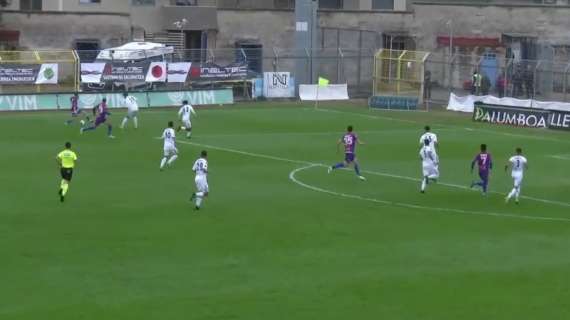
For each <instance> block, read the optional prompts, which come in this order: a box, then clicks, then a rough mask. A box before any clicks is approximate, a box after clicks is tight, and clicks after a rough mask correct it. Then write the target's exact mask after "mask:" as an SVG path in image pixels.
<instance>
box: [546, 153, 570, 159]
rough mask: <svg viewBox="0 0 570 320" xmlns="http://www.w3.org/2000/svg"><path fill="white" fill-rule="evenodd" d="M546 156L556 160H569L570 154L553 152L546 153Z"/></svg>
mask: <svg viewBox="0 0 570 320" xmlns="http://www.w3.org/2000/svg"><path fill="white" fill-rule="evenodd" d="M547 157H548V158H552V159H558V160H570V155H562V154H553V155H548V156H547Z"/></svg>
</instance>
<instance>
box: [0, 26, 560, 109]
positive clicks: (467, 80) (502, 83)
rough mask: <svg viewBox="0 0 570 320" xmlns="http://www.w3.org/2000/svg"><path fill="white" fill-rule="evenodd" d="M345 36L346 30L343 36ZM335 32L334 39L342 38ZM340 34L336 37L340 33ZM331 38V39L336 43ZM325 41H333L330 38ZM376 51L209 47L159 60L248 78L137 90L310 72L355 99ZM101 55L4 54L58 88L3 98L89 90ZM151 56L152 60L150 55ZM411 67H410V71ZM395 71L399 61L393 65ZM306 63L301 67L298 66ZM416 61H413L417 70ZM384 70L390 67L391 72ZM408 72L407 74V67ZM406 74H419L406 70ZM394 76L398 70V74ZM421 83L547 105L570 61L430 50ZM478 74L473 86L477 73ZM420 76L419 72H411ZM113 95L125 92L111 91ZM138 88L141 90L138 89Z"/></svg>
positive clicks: (6, 89)
mask: <svg viewBox="0 0 570 320" xmlns="http://www.w3.org/2000/svg"><path fill="white" fill-rule="evenodd" d="M338 32H339V33H341V32H342V31H338ZM339 33H337V31H334V34H339ZM335 37H337V36H335ZM335 37H330V38H335ZM327 41H328V40H327ZM377 52H378V50H377V49H375V48H362V47H359V46H356V45H355V46H354V47H353V48H338V47H322V48H315V49H288V48H261V47H260V48H225V49H204V50H175V51H174V53H172V54H169V55H168V56H164V57H154V58H153V59H160V60H164V61H166V62H183V61H184V62H192V63H193V64H198V63H199V64H202V63H215V64H218V65H220V66H224V65H228V64H232V63H236V62H246V63H247V66H248V72H247V76H245V77H243V78H242V79H238V80H232V81H226V82H224V81H220V82H216V81H201V80H199V79H193V80H192V79H189V80H187V81H186V82H184V83H172V84H171V83H160V84H153V85H152V86H149V87H146V88H140V90H148V89H151V90H162V89H165V90H171V89H193V88H203V87H208V86H209V87H214V86H219V85H223V86H233V87H236V89H235V90H234V92H235V94H236V95H237V97H238V98H240V96H242V97H243V98H250V97H251V89H252V87H253V82H254V81H253V79H256V78H262V77H263V72H267V71H279V72H290V73H291V76H292V77H295V78H296V73H297V72H298V71H299V70H302V71H303V73H304V74H305V75H307V74H308V75H309V77H308V78H307V79H305V80H304V81H296V84H302V83H316V81H317V78H318V77H325V78H327V79H329V80H330V81H331V83H347V84H348V88H349V94H350V96H351V97H369V96H371V95H373V79H374V70H375V69H374V60H375V54H376V53H377ZM98 53H99V51H69V50H68V51H61V50H60V51H3V52H0V66H1V65H2V64H34V63H35V64H38V63H48V62H52V63H58V64H59V83H58V84H57V85H50V84H42V85H6V84H4V85H0V94H10V93H26V92H29V93H35V92H72V91H75V90H83V91H85V90H90V89H89V88H86V87H83V86H82V85H81V84H80V81H79V70H80V67H79V65H80V63H82V62H93V61H95V60H96V58H97V54H98ZM149 58H150V57H149ZM409 64H410V63H409V62H407V64H406V67H407V66H408V65H409ZM395 65H396V66H397V65H398V64H395ZM300 66H301V69H299V67H300ZM413 66H414V64H413V63H412V67H413ZM385 70H386V71H389V70H391V69H389V68H387V69H385ZM403 70H404V69H403ZM405 70H414V72H416V71H417V70H420V69H419V68H415V67H414V68H407V69H405ZM395 72H397V70H396V71H395ZM422 72H423V73H424V74H423V78H422V77H421V75H420V76H419V77H415V78H414V81H415V82H417V84H418V85H423V87H424V90H423V97H424V99H420V100H423V101H425V102H426V103H428V104H430V105H432V106H435V105H445V104H446V103H447V101H448V99H449V94H450V93H455V94H457V95H467V94H471V93H473V94H479V95H483V94H491V95H495V96H499V97H502V96H507V97H514V98H524V99H526V98H532V99H537V100H549V101H566V102H569V101H570V96H569V93H570V61H559V60H555V61H549V60H514V59H506V58H504V57H501V56H498V55H496V54H494V53H492V52H489V53H486V54H484V55H460V54H455V55H451V56H449V55H447V54H442V53H437V52H435V53H434V52H432V53H429V54H428V55H427V58H426V59H425V62H424V65H423V71H422ZM475 72H476V74H478V75H480V76H481V80H480V82H477V81H476V84H475V85H474V84H473V78H474V77H473V76H474V73H475ZM414 74H415V73H414ZM110 90H116V91H118V90H124V89H122V88H111V89H110ZM137 90H139V89H137Z"/></svg>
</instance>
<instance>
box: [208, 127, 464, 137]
mask: <svg viewBox="0 0 570 320" xmlns="http://www.w3.org/2000/svg"><path fill="white" fill-rule="evenodd" d="M458 130H459V129H455V128H445V129H438V131H458ZM409 131H410V129H387V130H358V133H359V134H376V133H378V134H380V133H384V134H387V133H388V134H389V133H400V132H409ZM418 132H419V131H418ZM341 135H342V134H340V133H339V132H338V131H320V132H319V131H317V132H299V131H297V132H241V133H212V134H207V133H206V134H200V136H201V137H207V138H218V137H220V138H223V137H243V136H258V137H259V136H341Z"/></svg>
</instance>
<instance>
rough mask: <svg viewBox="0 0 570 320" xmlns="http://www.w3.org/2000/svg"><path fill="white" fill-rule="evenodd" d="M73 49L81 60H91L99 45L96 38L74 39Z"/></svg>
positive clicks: (93, 59)
mask: <svg viewBox="0 0 570 320" xmlns="http://www.w3.org/2000/svg"><path fill="white" fill-rule="evenodd" d="M75 50H77V55H79V59H81V62H93V61H95V59H96V58H97V55H98V54H99V50H100V46H99V41H97V40H76V41H75Z"/></svg>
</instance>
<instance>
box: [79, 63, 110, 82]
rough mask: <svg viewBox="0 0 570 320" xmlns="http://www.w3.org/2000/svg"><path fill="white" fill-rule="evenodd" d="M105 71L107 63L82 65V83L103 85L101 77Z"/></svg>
mask: <svg viewBox="0 0 570 320" xmlns="http://www.w3.org/2000/svg"><path fill="white" fill-rule="evenodd" d="M103 69H105V63H82V64H81V82H82V83H101V76H102V75H103Z"/></svg>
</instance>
